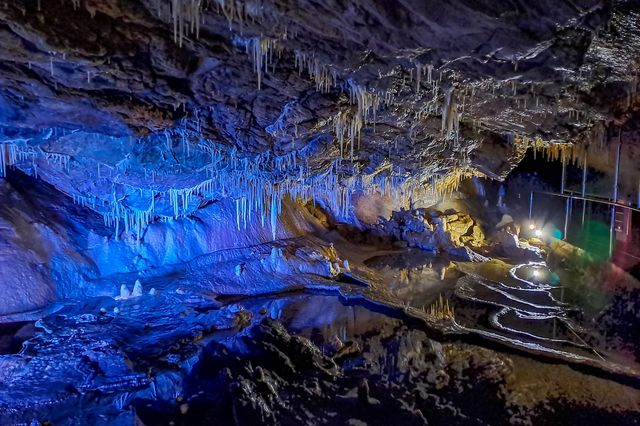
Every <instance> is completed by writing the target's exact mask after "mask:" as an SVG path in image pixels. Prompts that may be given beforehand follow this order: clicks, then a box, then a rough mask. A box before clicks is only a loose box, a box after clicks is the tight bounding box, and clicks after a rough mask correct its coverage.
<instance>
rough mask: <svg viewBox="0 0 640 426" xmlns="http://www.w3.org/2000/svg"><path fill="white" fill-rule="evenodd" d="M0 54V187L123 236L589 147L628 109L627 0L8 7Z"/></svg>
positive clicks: (634, 48) (631, 24) (633, 26)
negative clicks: (182, 220) (212, 213)
mask: <svg viewBox="0 0 640 426" xmlns="http://www.w3.org/2000/svg"><path fill="white" fill-rule="evenodd" d="M0 46H1V49H0V133H1V135H2V137H1V139H0V154H2V155H0V157H2V158H3V160H2V162H3V164H2V166H3V169H4V172H3V170H2V169H0V173H10V171H9V172H8V171H7V170H10V169H11V168H19V169H21V170H23V171H25V172H27V173H29V174H32V175H36V176H37V177H39V178H41V179H44V180H45V181H47V182H48V183H50V184H52V185H54V186H55V187H57V188H58V189H60V190H62V191H63V192H65V193H66V194H68V195H70V196H72V197H74V199H75V200H76V202H80V203H83V204H86V205H88V206H90V207H92V208H94V209H95V210H97V211H99V212H101V213H103V215H105V218H106V219H108V220H111V221H113V220H116V219H119V218H125V217H126V218H125V219H126V221H128V225H131V226H136V225H137V226H140V224H141V223H142V225H144V224H145V223H148V222H149V221H150V220H153V218H154V217H172V216H174V217H175V216H180V215H186V214H189V212H191V211H193V210H194V209H196V208H198V207H199V206H202V205H203V204H206V203H208V202H210V201H212V200H216V199H219V198H222V197H242V200H243V201H242V202H243V203H248V204H249V205H250V206H249V207H247V208H248V209H252V208H254V209H257V210H259V209H261V208H263V207H264V206H263V204H265V203H269V201H265V199H268V197H270V196H272V195H273V194H277V195H284V194H290V195H293V196H297V195H300V196H303V197H309V196H313V197H318V198H322V196H323V194H324V196H327V195H326V194H329V193H330V195H329V196H328V198H330V200H329V202H330V203H331V205H332V206H333V207H334V208H337V209H338V210H339V209H341V208H344V207H345V206H344V204H345V201H344V200H345V199H347V198H348V196H349V192H350V191H352V190H354V189H356V190H357V189H362V188H370V187H376V188H378V189H380V188H382V190H383V191H396V192H397V191H404V192H406V191H407V188H411V190H412V191H413V190H416V189H420V188H430V190H431V192H432V193H433V192H434V188H436V187H437V185H438V182H441V183H442V182H444V183H442V186H441V187H439V190H440V191H443V190H450V189H451V188H452V185H454V184H455V183H457V182H458V181H459V178H460V176H470V175H479V176H487V177H490V178H497V179H501V178H504V176H505V175H506V174H507V173H508V172H509V171H510V170H511V169H512V168H513V167H514V166H515V165H516V164H517V162H518V161H519V160H520V159H521V158H522V155H523V154H524V152H525V149H526V147H527V146H531V145H538V146H543V145H544V146H559V145H565V146H569V147H572V146H573V147H574V148H572V149H577V148H576V147H578V148H579V147H581V146H582V147H583V146H586V145H588V144H598V143H606V141H607V139H608V138H609V135H610V134H612V132H613V131H612V128H613V127H614V126H620V125H623V124H624V123H625V122H626V121H627V120H628V119H629V117H633V116H634V114H637V112H636V111H635V110H636V108H637V95H636V88H637V65H638V59H637V58H638V57H640V56H639V54H640V5H639V4H638V2H616V1H614V2H602V1H595V0H577V1H561V0H540V1H516V0H514V1H486V0H451V1H446V2H442V1H424V0H401V1H400V0H398V1H387V0H357V1H321V2H316V1H308V0H299V1H272V0H264V1H238V0H214V1H206V0H74V1H68V0H12V1H8V2H2V3H0ZM630 131H637V130H630ZM337 188H339V189H337ZM248 193H249V194H250V195H247V194H248ZM247 198H249V200H248V201H247V200H246V199H247ZM274 208H275V209H277V206H275V203H274Z"/></svg>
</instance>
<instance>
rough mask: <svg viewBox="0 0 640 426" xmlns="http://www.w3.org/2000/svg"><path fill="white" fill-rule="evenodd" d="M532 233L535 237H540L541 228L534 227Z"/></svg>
mask: <svg viewBox="0 0 640 426" xmlns="http://www.w3.org/2000/svg"><path fill="white" fill-rule="evenodd" d="M533 235H535V236H536V237H538V238H539V237H542V229H536V230H535V231H533Z"/></svg>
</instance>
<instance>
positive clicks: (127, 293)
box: [120, 284, 131, 299]
mask: <svg viewBox="0 0 640 426" xmlns="http://www.w3.org/2000/svg"><path fill="white" fill-rule="evenodd" d="M129 297H131V292H130V291H129V289H128V288H127V285H126V284H122V285H121V286H120V299H128V298H129Z"/></svg>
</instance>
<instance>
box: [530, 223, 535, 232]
mask: <svg viewBox="0 0 640 426" xmlns="http://www.w3.org/2000/svg"><path fill="white" fill-rule="evenodd" d="M529 229H531V230H532V231H533V230H534V229H536V224H535V223H533V222H531V223H530V224H529Z"/></svg>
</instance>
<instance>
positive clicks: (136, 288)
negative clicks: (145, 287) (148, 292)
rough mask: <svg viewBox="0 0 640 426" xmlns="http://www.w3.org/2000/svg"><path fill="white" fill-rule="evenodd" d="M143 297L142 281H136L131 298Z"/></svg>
mask: <svg viewBox="0 0 640 426" xmlns="http://www.w3.org/2000/svg"><path fill="white" fill-rule="evenodd" d="M139 296H142V283H141V282H140V280H136V282H135V284H134V285H133V291H132V292H131V297H139Z"/></svg>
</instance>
